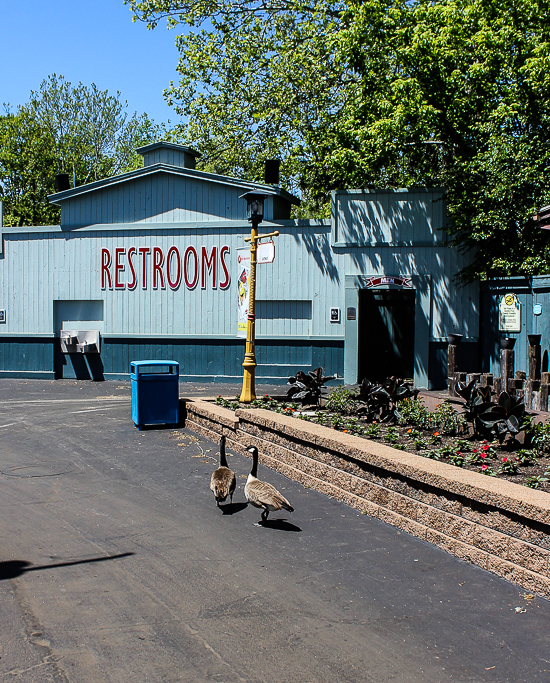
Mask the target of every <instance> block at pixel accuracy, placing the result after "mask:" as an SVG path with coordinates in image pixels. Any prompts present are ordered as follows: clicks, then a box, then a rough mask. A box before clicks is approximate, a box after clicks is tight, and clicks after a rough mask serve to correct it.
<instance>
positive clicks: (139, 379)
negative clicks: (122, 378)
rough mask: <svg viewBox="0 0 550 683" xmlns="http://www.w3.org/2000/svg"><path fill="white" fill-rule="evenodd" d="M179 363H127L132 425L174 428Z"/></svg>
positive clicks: (138, 361)
mask: <svg viewBox="0 0 550 683" xmlns="http://www.w3.org/2000/svg"><path fill="white" fill-rule="evenodd" d="M179 374H180V366H179V363H176V361H173V360H136V361H132V362H131V363H130V378H131V383H132V421H133V423H134V424H135V425H136V427H137V428H138V429H142V428H143V427H144V426H145V425H158V424H164V425H173V426H174V427H175V426H177V424H178V421H179V386H178V382H179Z"/></svg>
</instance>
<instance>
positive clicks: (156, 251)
mask: <svg viewBox="0 0 550 683" xmlns="http://www.w3.org/2000/svg"><path fill="white" fill-rule="evenodd" d="M199 250H200V251H199ZM230 253H231V250H230V248H229V247H228V246H227V245H224V246H221V247H219V246H213V247H205V246H201V247H194V246H191V245H190V246H188V247H187V248H186V249H185V252H184V255H183V258H182V256H181V252H180V250H179V248H178V247H176V246H175V245H172V246H171V247H170V248H169V249H168V252H167V253H166V254H164V251H163V249H162V248H161V247H139V248H137V247H128V248H126V247H116V248H114V254H111V251H110V249H107V248H106V247H104V248H102V249H101V288H102V289H113V284H114V289H115V290H124V289H126V288H127V289H128V290H134V289H136V288H137V287H138V286H139V284H140V278H141V288H142V289H147V284H148V282H147V279H148V271H149V268H151V271H149V276H151V277H152V280H151V284H152V289H166V287H167V286H168V287H169V288H170V289H171V290H177V289H179V287H180V286H181V284H182V279H183V280H184V282H185V286H186V287H187V289H190V290H192V289H195V288H196V287H197V285H198V283H199V278H200V284H201V289H207V288H210V287H211V288H212V289H216V288H217V287H218V286H219V288H220V289H222V290H226V289H228V288H229V286H230V284H231V275H230V264H229V261H228V256H229V255H230ZM125 272H127V273H128V274H127V275H126V276H125ZM218 274H219V280H220V281H219V284H218ZM113 281H114V283H113Z"/></svg>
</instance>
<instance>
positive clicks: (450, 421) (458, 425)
mask: <svg viewBox="0 0 550 683" xmlns="http://www.w3.org/2000/svg"><path fill="white" fill-rule="evenodd" d="M432 424H433V427H434V429H436V430H439V431H440V432H442V433H443V434H445V435H448V436H451V435H458V434H461V433H462V432H463V431H464V428H465V426H466V421H465V420H464V418H463V417H462V416H461V415H459V414H458V413H457V411H456V410H455V409H454V408H453V407H452V405H451V404H450V403H440V404H439V405H438V406H436V409H435V411H434V413H433V414H432Z"/></svg>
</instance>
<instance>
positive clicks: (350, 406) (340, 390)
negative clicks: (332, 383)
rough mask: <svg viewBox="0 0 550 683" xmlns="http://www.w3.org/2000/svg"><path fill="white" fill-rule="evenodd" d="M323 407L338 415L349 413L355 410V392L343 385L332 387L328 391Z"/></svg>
mask: <svg viewBox="0 0 550 683" xmlns="http://www.w3.org/2000/svg"><path fill="white" fill-rule="evenodd" d="M325 408H326V409H327V410H330V411H332V412H334V413H340V415H350V414H351V413H353V412H354V410H355V394H354V392H352V391H350V390H349V389H346V388H345V387H344V386H338V387H334V389H332V391H331V392H330V394H329V396H328V398H327V400H326V403H325Z"/></svg>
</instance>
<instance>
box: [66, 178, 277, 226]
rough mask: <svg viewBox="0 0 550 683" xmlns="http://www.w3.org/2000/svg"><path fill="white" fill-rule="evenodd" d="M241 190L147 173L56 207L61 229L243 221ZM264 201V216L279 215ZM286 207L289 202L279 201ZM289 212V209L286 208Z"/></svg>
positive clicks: (232, 186) (269, 202)
mask: <svg viewBox="0 0 550 683" xmlns="http://www.w3.org/2000/svg"><path fill="white" fill-rule="evenodd" d="M245 192H246V190H245V189H244V188H242V187H238V186H235V185H229V184H227V185H225V184H223V183H218V182H209V181H207V180H203V179H200V178H191V177H186V176H181V175H178V174H175V173H169V172H166V173H151V174H149V175H146V176H144V177H142V178H137V179H135V180H133V181H132V182H126V183H118V184H115V185H109V186H107V187H105V188H103V189H97V190H94V191H93V192H86V193H84V194H82V195H78V196H76V197H72V198H69V199H66V200H65V201H63V202H62V204H61V225H62V226H63V227H64V228H70V227H81V226H87V225H97V224H111V223H140V222H144V223H170V224H171V226H173V224H174V223H193V222H204V221H217V220H220V219H221V220H223V219H230V220H245V219H246V200H244V199H241V198H240V197H241V196H242V195H243V194H244V193H245ZM273 202H274V200H273V198H271V197H269V198H268V199H266V202H265V207H264V211H265V218H266V219H267V220H271V219H272V218H273V212H274V210H275V212H276V214H277V216H276V217H277V218H278V219H279V218H287V217H288V215H283V214H284V213H285V212H284V211H283V208H284V207H281V202H282V200H278V199H277V201H276V202H275V207H274V204H273ZM283 204H288V202H283ZM286 214H288V210H286Z"/></svg>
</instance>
